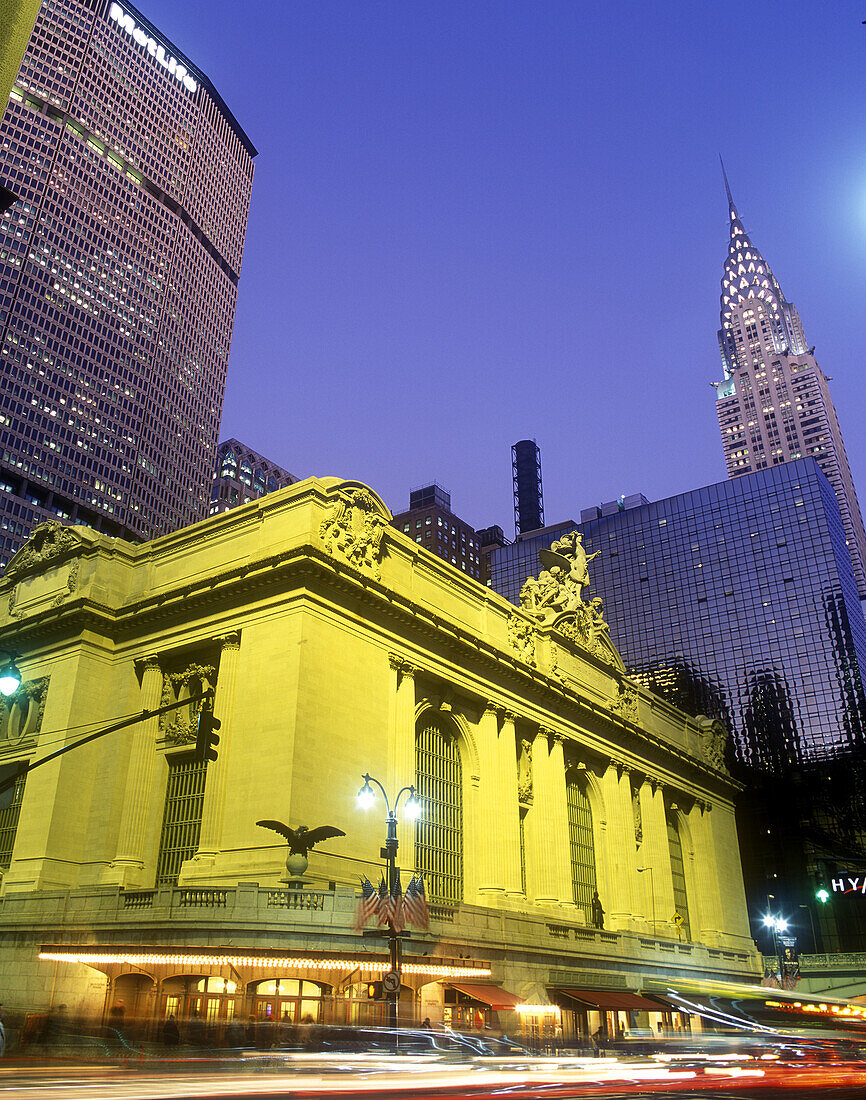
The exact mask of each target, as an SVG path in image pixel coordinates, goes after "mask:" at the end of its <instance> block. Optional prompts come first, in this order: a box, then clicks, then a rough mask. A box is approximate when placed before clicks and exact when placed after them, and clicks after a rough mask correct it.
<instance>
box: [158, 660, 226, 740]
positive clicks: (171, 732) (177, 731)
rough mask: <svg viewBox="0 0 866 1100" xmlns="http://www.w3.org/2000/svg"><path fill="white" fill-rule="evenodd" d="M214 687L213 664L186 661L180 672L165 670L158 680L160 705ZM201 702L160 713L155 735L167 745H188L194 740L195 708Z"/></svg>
mask: <svg viewBox="0 0 866 1100" xmlns="http://www.w3.org/2000/svg"><path fill="white" fill-rule="evenodd" d="M215 686H216V667H215V666H214V665H198V664H190V665H187V667H186V668H185V669H184V670H183V671H182V672H166V673H165V674H164V675H163V680H162V698H161V699H160V704H159V705H160V706H161V707H166V706H168V705H169V704H170V703H178V702H180V701H181V700H182V699H186V698H188V697H189V696H190V695H198V694H199V693H200V692H202V691H207V690H208V689H210V688H214V687H215ZM201 708H202V703H201V702H200V701H199V702H197V703H190V705H189V706H188V707H181V708H180V709H179V710H175V711H169V713H168V714H161V715H160V718H159V736H160V737H161V738H162V739H163V740H164V741H165V743H166V744H168V745H188V744H190V743H191V742H193V741H195V738H196V729H197V725H198V716H199V711H200V710H201Z"/></svg>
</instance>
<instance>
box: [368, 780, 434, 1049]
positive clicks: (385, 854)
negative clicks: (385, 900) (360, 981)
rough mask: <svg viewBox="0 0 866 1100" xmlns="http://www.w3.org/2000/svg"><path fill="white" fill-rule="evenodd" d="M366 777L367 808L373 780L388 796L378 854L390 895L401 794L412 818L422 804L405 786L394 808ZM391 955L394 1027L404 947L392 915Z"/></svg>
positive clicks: (386, 979)
mask: <svg viewBox="0 0 866 1100" xmlns="http://www.w3.org/2000/svg"><path fill="white" fill-rule="evenodd" d="M362 778H363V780H364V786H363V787H362V788H361V789H360V791H358V802H359V804H360V805H361V806H362V807H364V808H367V807H369V806H372V805H373V803H374V802H375V800H376V792H375V791H374V790H373V788H372V787H371V786H370V784H371V783H375V784H376V786H377V787H378V788H379V790H380V791H381V792H382V798H384V800H385V809H386V810H387V811H388V816H387V817H386V819H385V824H386V826H387V830H386V833H385V847H384V848H382V849H380V851H379V854H380V856H381V857H382V859H384V860H385V865H386V867H387V868H388V876H387V886H388V897H389V898H391V897H393V896H394V889H395V887H396V885H397V876H398V875H399V873H400V871H399V868H398V867H397V849H398V847H399V844H398V842H397V807H398V806H399V804H400V798H401V796H402V795H404V794H405V795H407V796H408V797H407V799H406V814H407V816H408V817H410V818H413V819H414V818H417V817H418V816H419V813H420V810H421V805H420V803H419V801H418V798H417V796H416V791H415V788H414V787H412V786H410V787H403V788H402V789H401V790H399V791H398V792H397V797H396V798H395V799H394V806H393V809H392V807H391V803H390V802H389V800H388V795H387V792H386V791H385V788H384V787H383V786H382V784H381V783H380V782H379V780H378V779H375V778H374V777H373V776H372V775H370V774H367V775H364V776H362ZM388 955H389V959H390V963H391V969H390V971H389V972H388V973H387V974H385V975H384V976H383V979H382V989H383V991H384V993H385V995H386V997H387V1000H388V1023H389V1025H390V1026H391V1027H392V1028H395V1029H396V1027H397V1004H398V1000H399V997H400V986H401V983H402V976H403V949H402V945H401V943H400V933H399V931H398V930H397V928H396V927H395V925H394V919H393V916H390V917H389V918H388Z"/></svg>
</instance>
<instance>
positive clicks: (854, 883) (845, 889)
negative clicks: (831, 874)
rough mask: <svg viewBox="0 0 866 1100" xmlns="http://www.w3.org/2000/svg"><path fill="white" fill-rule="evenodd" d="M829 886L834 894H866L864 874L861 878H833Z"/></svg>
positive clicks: (865, 877) (865, 876)
mask: <svg viewBox="0 0 866 1100" xmlns="http://www.w3.org/2000/svg"><path fill="white" fill-rule="evenodd" d="M830 886H831V888H832V890H833V893H834V894H866V875H864V876H863V877H862V878H861V877H860V876H859V875H858V876H857V878H848V877H845V878H833V879H830Z"/></svg>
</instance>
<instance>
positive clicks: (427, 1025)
mask: <svg viewBox="0 0 866 1100" xmlns="http://www.w3.org/2000/svg"><path fill="white" fill-rule="evenodd" d="M421 1028H422V1030H423V1031H432V1030H433V1025H432V1024H431V1023H430V1017H429V1016H425V1017H424V1023H423V1024H422V1025H421Z"/></svg>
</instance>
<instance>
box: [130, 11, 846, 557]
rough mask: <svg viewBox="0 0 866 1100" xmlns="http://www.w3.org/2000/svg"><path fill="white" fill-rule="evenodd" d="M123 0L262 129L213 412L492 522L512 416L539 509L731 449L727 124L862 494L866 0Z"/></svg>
mask: <svg viewBox="0 0 866 1100" xmlns="http://www.w3.org/2000/svg"><path fill="white" fill-rule="evenodd" d="M138 6H139V7H140V8H141V9H142V11H143V12H144V13H145V14H146V15H148V16H149V17H150V18H151V19H152V20H153V21H154V23H155V24H156V25H157V26H158V27H159V28H160V29H161V30H163V32H164V33H165V34H167V35H168V36H169V37H170V38H171V39H172V40H173V41H174V42H175V43H176V44H177V45H178V46H179V47H180V48H181V49H182V50H183V51H184V52H186V53H187V54H188V55H189V56H190V58H191V59H192V60H193V61H194V62H195V63H196V64H198V65H199V66H200V67H201V68H202V69H203V70H204V71H205V72H206V73H207V74H208V76H209V77H210V78H211V80H212V81H213V83H214V84H215V85H216V87H217V88H218V89H219V90H220V92H221V94H222V95H223V98H224V99H225V100H226V102H227V103H228V104H229V106H230V107H231V109H232V110H233V111H234V113H235V115H236V116H237V118H238V120H239V121H240V122H241V124H242V125H243V126H244V128H245V129H246V131H247V132H248V134H249V135H250V137H251V139H252V140H253V142H254V143H255V144H256V146H257V147H258V149H259V156H258V158H257V162H256V163H257V168H256V179H255V185H254V188H253V201H252V210H251V215H250V221H249V230H248V235H247V242H246V252H245V256H244V266H243V273H242V278H241V282H240V292H239V300H238V311H237V319H236V324H235V333H234V342H233V345H232V353H231V361H230V365H229V383H228V391H227V395H226V403H225V409H224V416H223V426H222V437H223V438H225V437H228V436H236V437H237V438H239V439H241V440H243V441H244V442H246V443H248V444H249V445H250V446H252V447H254V448H255V449H256V450H258V451H260V452H261V453H263V454H265V455H266V456H268V457H269V458H272V459H273V460H274V461H276V462H278V463H280V464H281V465H283V466H285V467H286V468H288V469H289V470H291V471H292V472H294V473H296V474H298V475H300V476H306V475H308V474H318V475H330V474H334V475H338V476H341V477H346V478H358V479H360V480H362V481H365V482H367V483H368V484H369V485H371V486H372V487H373V488H374V489H376V490H377V491H378V492H379V493H380V494H381V495H382V496H383V497H384V499H385V501H386V502H387V503H388V505H389V506H390V507H391V508H392V510H394V511H399V510H401V509H403V508H405V507H406V506H407V504H408V492H409V489H410V487H415V486H418V485H421V484H426V483H428V482H429V481H432V480H438V481H439V482H440V484H442V485H444V486H445V487H446V488H447V489H449V490H450V491H451V493H452V505H453V507H454V510H455V511H456V512H457V513H458V514H459V515H461V516H462V517H463V518H465V519H466V520H468V521H469V522H470V523H472V524H474V525H475V526H478V527H480V526H486V525H487V524H489V523H500V524H501V525H502V526H503V528H504V529H505V531H506V534H508V535H512V534H513V520H512V500H511V466H510V445H511V444H512V443H513V442H514V441H515V440H517V439H522V438H526V437H534V438H536V439H537V440H538V443H539V445H540V447H541V451H542V468H543V476H544V489H545V518H546V520H547V522H548V523H550V522H554V521H557V520H560V519H563V518H568V517H572V516H576V515H577V513H578V511H579V510H580V508H581V507H586V506H587V505H588V504H591V503H598V502H600V501H601V500H611V499H613V498H614V497H615V496H617V495H618V494H620V493H622V492H625V493H629V492H636V491H642V492H644V493H645V494H646V495H647V496H648V497H650V498H651V499H658V498H660V497H663V496H668V495H670V494H673V493H677V492H682V491H685V490H687V489H692V488H696V487H698V486H700V485H704V484H708V483H710V482H713V481H719V480H721V479H723V478H724V466H723V462H722V452H721V444H720V441H719V436H718V428H717V425H716V418H715V407H714V395H713V392H712V391H711V389H710V386H709V383H710V382H711V381H712V380H714V379H717V378H718V377H720V374H721V366H720V361H719V353H718V347H717V342H716V331H717V328H718V321H719V306H718V300H719V280H720V277H721V271H722V263H723V260H724V256H725V250H726V244H727V208H726V202H725V195H724V189H723V185H722V180H721V175H720V171H719V161H718V157H719V153H720V152H721V153H722V154H723V155H724V157H725V162H726V166H727V169H728V175H729V177H730V180H731V186H732V188H733V192H734V198H735V201H736V202H737V204H738V207H739V209H740V213H741V214H742V216H743V220H744V222H745V225H746V227H747V229H748V230H749V231H750V232H751V234H752V236H753V239H754V241H755V243H756V244H757V245H758V247H759V248H761V250H762V251H763V253H764V256H765V258H766V259H767V260H768V262H769V263H770V265H771V267H772V268H773V270H774V272H775V274H776V276H777V278H778V279H779V281H780V283H781V285H782V289H783V290H784V292H785V294H786V296H787V297H788V298H789V299H790V300H792V301H793V302H794V303H795V304H796V305H797V307H798V309H799V310H800V313H801V316H802V318H803V322H804V326H805V329H806V336H807V339H808V340H809V341H810V342H811V343H814V344H816V345H817V351H816V354H817V356H818V360H819V362H820V363H821V365H822V366H823V368H824V370H825V372H826V373H827V374H829V375H831V376H832V377H833V382H832V385H831V389H832V393H833V395H834V399H835V402H836V406H837V410H838V412H839V417H840V420H841V424H842V431H843V433H844V435H845V439H846V444H847V449H848V454H849V458H850V460H851V465H852V468H853V472H854V478H855V481H856V482H857V483H858V484H859V486H860V493H861V498H866V439H864V435H863V433H862V431H861V424H862V423H863V421H864V418H866V380H864V372H863V358H864V356H863V349H864V344H866V340H864V335H866V311H864V308H863V288H864V285H866V27H863V26H861V19H863V18H866V4H863V3H855V2H853V0H835V2H834V3H832V4H827V3H826V2H824V0H797V2H796V3H791V2H790V0H787V2H782V0H752V2H749V3H747V2H744V0H725V2H721V0H719V2H707V0H703V2H698V3H689V2H687V0H659V2H656V3H653V4H647V3H646V2H644V0H640V2H638V0H634V2H617V0H603V2H598V0H596V2H593V3H585V2H583V0H519V2H518V0H498V2H493V0H424V2H421V0H281V2H276V3H275V2H273V0H271V2H267V3H266V2H264V0H247V2H246V3H238V2H237V0H231V2H227V0H183V3H181V4H178V3H177V0H138ZM863 504H864V506H866V499H863Z"/></svg>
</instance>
